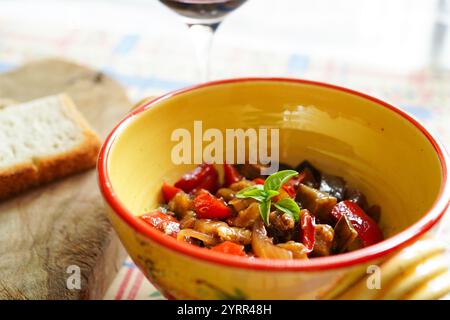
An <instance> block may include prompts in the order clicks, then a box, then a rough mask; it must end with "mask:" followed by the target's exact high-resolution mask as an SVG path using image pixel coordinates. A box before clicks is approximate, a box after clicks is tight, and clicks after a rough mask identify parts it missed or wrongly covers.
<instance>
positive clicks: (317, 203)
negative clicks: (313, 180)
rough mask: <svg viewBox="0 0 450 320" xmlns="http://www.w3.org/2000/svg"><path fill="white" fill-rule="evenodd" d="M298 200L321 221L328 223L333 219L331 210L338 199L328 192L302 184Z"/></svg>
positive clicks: (298, 192)
mask: <svg viewBox="0 0 450 320" xmlns="http://www.w3.org/2000/svg"><path fill="white" fill-rule="evenodd" d="M296 201H298V202H300V204H301V207H302V208H305V209H308V210H309V211H310V212H311V213H312V214H313V215H314V216H315V217H316V218H318V219H319V221H321V222H323V223H327V222H330V221H331V215H330V213H331V210H333V208H334V206H335V205H336V203H337V199H336V198H335V197H333V196H330V195H329V194H328V193H325V192H321V191H320V190H317V189H314V188H311V187H308V186H307V185H304V184H300V186H299V187H298V190H297V196H296Z"/></svg>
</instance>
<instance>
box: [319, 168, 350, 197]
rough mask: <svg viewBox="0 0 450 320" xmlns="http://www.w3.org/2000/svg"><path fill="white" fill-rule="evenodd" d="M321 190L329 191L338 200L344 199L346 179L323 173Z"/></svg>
mask: <svg viewBox="0 0 450 320" xmlns="http://www.w3.org/2000/svg"><path fill="white" fill-rule="evenodd" d="M320 191H322V192H326V193H328V194H329V195H331V196H333V197H335V198H336V199H338V201H342V200H343V199H344V195H345V180H344V179H342V178H341V177H338V176H333V175H330V174H322V179H321V180H320Z"/></svg>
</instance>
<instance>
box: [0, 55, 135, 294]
mask: <svg viewBox="0 0 450 320" xmlns="http://www.w3.org/2000/svg"><path fill="white" fill-rule="evenodd" d="M60 92H66V93H67V94H69V95H70V96H71V97H72V98H73V100H74V101H75V103H76V105H77V106H78V108H79V110H80V111H81V112H82V113H83V114H84V116H85V117H86V119H87V120H88V122H89V123H90V124H91V126H92V127H93V128H94V129H95V130H96V131H97V133H98V134H99V135H100V137H101V138H102V139H104V138H105V136H106V135H107V133H108V132H109V131H110V130H111V129H112V127H113V126H114V124H115V123H117V121H118V120H120V118H121V117H123V116H124V114H125V113H126V112H127V111H128V110H129V109H130V106H131V103H130V101H129V100H128V98H127V95H126V93H125V90H124V89H123V88H122V87H121V86H120V85H119V84H118V83H117V82H115V81H114V80H112V79H110V78H108V77H107V76H105V75H104V74H102V73H99V72H96V71H93V70H90V69H88V68H85V67H82V66H79V65H76V64H73V63H69V62H65V61H61V60H44V61H38V62H34V63H30V64H28V65H25V66H23V67H21V68H19V69H16V70H14V71H12V72H8V73H4V74H1V75H0V98H10V99H13V100H15V101H19V102H22V101H28V100H31V99H35V98H39V97H42V96H46V95H52V94H57V93H60ZM124 257H125V252H124V250H123V248H122V246H121V245H120V243H119V241H118V238H117V237H116V235H115V233H114V231H113V230H112V228H111V226H110V224H109V222H108V220H107V217H106V215H105V209H104V206H103V202H102V199H101V196H100V192H99V190H98V187H97V178H96V172H95V169H92V170H90V171H89V172H86V173H82V174H78V175H75V176H72V177H69V178H67V179H64V180H62V181H59V182H55V183H52V184H50V185H47V186H45V187H40V188H38V189H35V190H33V191H30V192H27V193H25V194H23V195H21V196H18V197H16V198H14V199H12V200H9V201H7V202H2V203H0V299H87V298H94V299H101V298H102V297H103V295H104V293H105V291H106V289H107V287H108V286H109V284H110V283H111V281H112V280H113V278H114V276H115V275H116V273H117V271H118V269H119V267H120V265H121V263H122V261H123V258H124ZM73 266H75V267H73ZM78 267H79V269H78ZM78 270H79V271H80V274H81V287H80V289H77V280H76V279H75V278H73V277H76V276H77V271H78ZM71 276H72V277H71ZM68 280H69V283H70V284H71V285H70V286H69V287H70V289H69V288H68V286H67V282H68Z"/></svg>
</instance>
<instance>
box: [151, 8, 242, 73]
mask: <svg viewBox="0 0 450 320" xmlns="http://www.w3.org/2000/svg"><path fill="white" fill-rule="evenodd" d="M159 1H160V2H162V3H163V4H165V5H166V6H167V7H169V8H170V9H172V10H173V11H175V12H176V13H178V14H179V15H180V16H181V17H182V18H183V20H184V22H185V23H186V24H187V26H188V27H189V32H190V33H191V35H192V38H193V41H194V44H195V51H196V56H197V65H198V68H199V71H200V77H201V80H202V81H207V80H208V78H209V63H210V62H209V60H210V51H211V42H212V39H213V37H214V34H215V32H216V30H217V28H218V27H219V25H220V23H221V22H222V21H223V19H224V18H225V16H226V15H227V14H228V13H230V12H231V11H233V10H235V9H237V8H238V7H240V6H241V5H242V4H243V3H244V2H245V1H246V0H159Z"/></svg>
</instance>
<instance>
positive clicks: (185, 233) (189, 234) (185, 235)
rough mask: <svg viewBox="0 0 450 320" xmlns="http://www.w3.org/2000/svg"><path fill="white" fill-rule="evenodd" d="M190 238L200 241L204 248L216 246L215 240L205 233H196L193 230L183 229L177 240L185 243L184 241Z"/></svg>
mask: <svg viewBox="0 0 450 320" xmlns="http://www.w3.org/2000/svg"><path fill="white" fill-rule="evenodd" d="M190 238H193V239H197V240H200V241H202V242H203V244H204V245H205V246H213V245H216V244H217V239H216V238H214V237H213V236H211V235H209V234H206V233H202V232H198V231H195V230H193V229H183V230H181V231H180V232H178V235H177V240H179V241H186V239H190Z"/></svg>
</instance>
